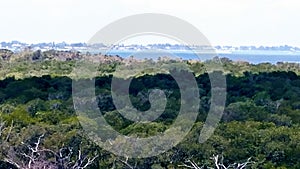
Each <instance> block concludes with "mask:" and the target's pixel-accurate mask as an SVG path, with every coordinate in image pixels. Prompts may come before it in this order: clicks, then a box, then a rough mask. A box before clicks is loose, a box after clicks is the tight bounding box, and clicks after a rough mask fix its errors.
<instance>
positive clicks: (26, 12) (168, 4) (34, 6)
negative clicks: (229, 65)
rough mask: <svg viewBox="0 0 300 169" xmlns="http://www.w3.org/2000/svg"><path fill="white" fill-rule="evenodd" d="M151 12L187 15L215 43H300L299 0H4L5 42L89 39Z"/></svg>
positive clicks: (0, 14) (0, 37)
mask: <svg viewBox="0 0 300 169" xmlns="http://www.w3.org/2000/svg"><path fill="white" fill-rule="evenodd" d="M145 12H147V13H148V12H151V13H163V14H169V15H173V16H176V17H179V18H181V19H184V20H186V21H188V22H190V23H191V24H193V25H194V26H196V27H197V28H198V29H199V30H200V31H201V32H202V33H203V34H204V35H205V36H206V37H207V38H208V39H209V40H210V42H211V43H212V44H213V45H256V46H259V45H269V46H270V45H284V44H288V45H293V46H299V47H300V23H299V19H300V1H299V0H184V1H183V0H3V1H2V2H1V5H0V18H1V25H0V41H11V40H19V41H23V42H28V43H36V42H52V41H54V42H62V41H65V42H86V41H88V40H89V38H91V37H92V36H93V35H94V34H95V33H96V32H97V31H98V30H99V29H101V28H102V27H104V26H105V25H107V24H109V23H111V22H113V21H115V20H117V19H120V18H122V17H125V16H129V15H133V14H139V13H145Z"/></svg>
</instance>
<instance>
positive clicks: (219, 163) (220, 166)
mask: <svg viewBox="0 0 300 169" xmlns="http://www.w3.org/2000/svg"><path fill="white" fill-rule="evenodd" d="M211 159H212V160H213V162H214V167H207V168H208V169H215V168H216V169H245V168H246V167H248V166H249V165H250V164H253V163H255V162H253V161H251V158H248V159H247V161H246V162H243V163H233V164H229V165H228V166H225V164H224V163H223V160H224V157H223V156H219V155H213V157H212V158H211ZM179 167H186V168H192V169H203V168H204V167H205V165H203V166H201V167H199V166H198V165H197V163H195V162H194V161H191V160H187V161H186V163H185V164H182V165H179Z"/></svg>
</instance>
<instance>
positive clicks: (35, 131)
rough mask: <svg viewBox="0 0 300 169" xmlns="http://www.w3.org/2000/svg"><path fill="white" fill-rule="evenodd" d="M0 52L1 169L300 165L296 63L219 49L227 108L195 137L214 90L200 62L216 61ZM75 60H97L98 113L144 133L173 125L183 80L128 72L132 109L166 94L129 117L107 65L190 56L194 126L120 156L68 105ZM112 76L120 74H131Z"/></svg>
mask: <svg viewBox="0 0 300 169" xmlns="http://www.w3.org/2000/svg"><path fill="white" fill-rule="evenodd" d="M0 56H1V57H0V59H1V62H0V67H1V69H0V75H1V76H0V77H1V81H0V144H1V147H0V149H1V150H0V168H9V167H11V168H39V167H42V166H46V168H72V167H73V168H80V167H82V168H84V167H85V168H153V169H154V168H156V169H157V168H186V167H188V166H189V167H194V168H196V165H197V166H199V168H200V167H201V166H203V167H204V168H208V167H212V166H215V162H216V161H218V160H219V162H220V163H222V164H224V165H226V166H228V165H230V164H234V163H236V165H237V164H244V163H245V162H249V163H247V168H281V169H283V168H295V169H296V168H300V162H299V160H298V159H299V158H300V143H299V140H300V126H299V124H300V67H299V64H296V63H277V64H270V63H261V64H257V65H254V64H250V63H247V62H233V61H231V60H229V59H227V58H220V60H221V62H222V64H223V69H224V71H223V72H215V73H221V74H224V76H225V77H226V85H227V96H226V97H227V99H226V107H225V110H224V113H223V116H222V119H221V122H220V124H219V126H218V127H217V129H216V131H215V133H214V134H213V135H212V137H210V138H209V140H207V141H206V142H204V143H202V144H200V143H199V142H198V137H199V133H200V130H201V128H202V127H203V124H204V122H205V120H206V117H207V113H208V111H209V108H210V107H209V105H210V99H211V86H210V78H209V73H207V72H206V69H205V67H206V66H210V64H213V60H212V61H206V62H200V61H191V60H190V61H187V60H180V61H178V60H177V61H176V60H172V59H170V58H160V59H159V60H158V61H153V60H151V59H145V60H135V59H134V58H129V59H123V58H121V57H119V56H106V55H101V54H97V55H92V54H81V53H79V52H62V51H54V50H53V51H46V52H41V51H26V52H23V53H16V54H14V53H13V52H11V51H8V50H0ZM214 59H217V58H214ZM82 60H84V61H87V63H88V64H90V65H97V70H98V72H97V74H96V77H95V78H94V80H95V95H96V98H97V105H98V107H99V109H100V110H101V113H102V115H103V116H104V118H105V120H106V121H107V122H108V123H109V124H110V125H111V126H112V127H113V128H114V129H115V130H116V131H118V132H119V133H121V134H123V135H127V136H136V137H141V138H145V137H149V136H153V135H156V134H159V133H161V132H164V131H166V130H167V129H168V128H169V127H170V125H172V123H173V122H174V120H175V119H176V117H177V115H178V112H179V110H180V98H181V93H180V89H179V87H178V85H177V83H176V81H175V80H174V79H173V78H172V76H171V75H170V74H169V73H168V71H162V70H160V71H156V70H154V69H146V70H144V71H143V72H141V73H139V74H138V75H137V76H135V77H131V78H132V82H131V84H130V88H129V94H130V97H129V98H130V101H131V103H132V104H133V106H134V107H135V108H136V109H138V110H140V111H147V110H148V109H150V107H151V104H150V102H149V95H150V91H151V90H152V89H160V90H163V91H164V93H165V95H166V98H167V101H166V106H165V109H164V111H163V113H162V114H161V115H160V116H159V117H158V118H157V119H155V120H154V121H151V122H148V123H138V122H133V121H131V120H128V119H126V118H124V117H123V116H122V115H120V114H119V112H118V110H117V109H116V107H115V105H114V102H113V99H112V93H111V81H112V78H113V75H114V74H113V73H114V71H115V70H116V69H117V67H118V66H122V65H129V66H130V65H139V66H140V67H144V66H145V65H151V64H158V65H163V64H174V63H177V62H179V63H184V64H186V65H188V67H189V69H190V70H192V73H193V74H194V76H195V79H196V82H197V85H198V91H199V97H200V98H199V100H200V107H199V111H198V112H197V113H198V116H197V120H196V122H195V124H194V126H193V127H192V129H191V131H190V132H189V133H188V135H187V136H186V137H185V138H184V139H183V141H182V142H181V143H179V144H178V145H177V146H175V147H173V148H172V149H170V150H169V151H167V152H165V153H162V154H160V155H158V156H155V157H149V158H142V159H138V158H136V159H135V158H129V159H126V157H120V156H116V155H114V154H112V153H110V152H108V151H106V150H104V149H102V148H100V147H99V146H97V144H95V143H94V142H93V141H91V140H90V139H89V138H88V137H87V136H86V133H85V132H84V131H83V129H82V127H81V125H80V123H79V120H78V118H80V117H77V115H76V113H75V110H74V106H73V98H72V80H74V76H73V74H72V71H73V69H74V67H76V65H77V64H82V62H81V61H82ZM176 68H178V67H176ZM177 71H180V70H177ZM87 77H88V78H87ZM87 79H89V75H88V73H86V74H85V73H84V72H82V77H77V79H76V80H87ZM117 79H118V80H119V83H123V82H124V81H126V80H127V79H128V77H126V76H124V77H122V75H120V76H118V77H117ZM119 90H121V92H120V93H122V89H121V88H120V89H119ZM119 97H122V95H120V96H119ZM81 120H87V121H88V120H92V119H81ZM88 122H89V123H92V121H88ZM174 137H175V136H174ZM144 151H149V150H147V149H145V150H144ZM219 157H220V158H219ZM211 158H213V159H211ZM249 158H251V159H249ZM247 160H248V161H247ZM232 166H234V165H232ZM236 168H237V167H236Z"/></svg>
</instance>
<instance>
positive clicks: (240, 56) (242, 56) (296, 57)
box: [98, 50, 300, 64]
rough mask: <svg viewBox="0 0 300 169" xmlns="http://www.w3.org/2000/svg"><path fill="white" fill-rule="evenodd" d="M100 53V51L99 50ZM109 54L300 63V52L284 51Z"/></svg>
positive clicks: (110, 53)
mask: <svg viewBox="0 0 300 169" xmlns="http://www.w3.org/2000/svg"><path fill="white" fill-rule="evenodd" d="M98 53H99V52H98ZM107 54H108V55H119V56H120V57H123V58H128V57H130V56H134V57H136V58H149V59H150V58H152V59H157V58H158V57H162V56H171V58H174V57H175V58H181V59H184V60H189V59H196V60H201V61H203V60H207V59H211V58H213V57H215V56H218V57H220V58H222V57H226V58H229V59H230V60H233V61H247V62H249V63H253V64H259V63H265V62H268V63H272V64H276V63H277V62H292V63H300V54H282V53H278V54H276V53H274V52H273V53H270V54H268V53H263V54H259V53H255V54H253V53H226V54H216V53H214V54H199V53H198V54H197V55H196V54H195V53H193V52H182V51H180V52H178V51H177V52H168V53H166V52H157V51H155V52H133V51H116V50H115V51H110V52H109V53H107Z"/></svg>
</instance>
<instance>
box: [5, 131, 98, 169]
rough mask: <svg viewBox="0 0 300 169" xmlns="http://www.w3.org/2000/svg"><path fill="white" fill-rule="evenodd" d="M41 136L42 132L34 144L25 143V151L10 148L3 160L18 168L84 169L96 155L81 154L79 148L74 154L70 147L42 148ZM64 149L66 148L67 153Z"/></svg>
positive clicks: (91, 162)
mask: <svg viewBox="0 0 300 169" xmlns="http://www.w3.org/2000/svg"><path fill="white" fill-rule="evenodd" d="M43 137H44V134H43V135H41V136H39V137H38V139H37V141H36V142H35V143H34V144H33V145H34V146H31V145H26V147H27V150H28V151H27V152H21V153H18V152H16V151H15V150H14V148H11V150H10V151H9V153H8V155H7V157H6V158H5V161H6V162H8V163H10V164H12V165H14V166H15V167H17V168H20V169H85V168H87V167H88V166H89V165H91V164H93V162H94V161H95V159H96V158H97V157H98V155H95V156H94V157H90V156H89V155H88V154H83V153H82V150H81V149H79V150H78V155H76V154H74V153H73V151H72V148H70V147H68V148H61V149H59V151H58V152H55V151H53V150H49V149H43V148H42V146H41V141H42V138H43ZM22 144H24V145H25V143H22ZM65 150H68V151H67V153H65V152H66V151H65ZM51 157H52V158H51Z"/></svg>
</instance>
